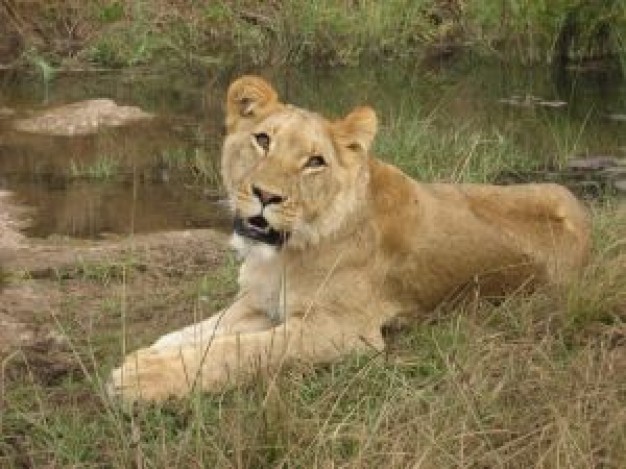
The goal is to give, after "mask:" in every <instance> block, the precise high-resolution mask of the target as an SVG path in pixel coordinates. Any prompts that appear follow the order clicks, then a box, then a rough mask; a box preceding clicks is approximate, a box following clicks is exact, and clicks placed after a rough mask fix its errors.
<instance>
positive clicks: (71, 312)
mask: <svg viewBox="0 0 626 469" xmlns="http://www.w3.org/2000/svg"><path fill="white" fill-rule="evenodd" d="M27 223H28V212H27V211H26V210H24V209H22V208H20V207H17V206H15V205H12V203H11V197H10V194H8V193H3V194H1V195H0V275H1V277H0V360H1V361H2V364H3V367H2V370H3V372H4V371H6V370H12V371H10V372H13V371H14V370H22V371H24V370H26V371H28V373H30V374H32V375H33V377H34V378H36V379H37V380H43V381H44V382H46V383H51V382H54V381H57V380H58V379H59V378H62V377H63V376H66V375H67V374H68V373H73V372H76V371H79V369H80V368H81V365H80V363H79V362H80V360H79V359H78V357H77V352H76V350H78V349H80V350H85V349H86V348H85V347H84V346H85V344H86V343H88V344H89V347H88V349H90V350H93V351H94V356H95V358H96V359H98V360H104V361H105V362H111V363H113V362H114V361H115V360H119V356H120V355H121V354H122V352H123V348H126V347H127V348H128V349H129V350H130V349H132V348H134V347H137V346H139V345H147V343H149V341H151V340H154V338H155V337H157V336H158V335H160V334H162V333H164V332H166V331H168V330H172V329H174V328H176V327H180V326H182V325H185V324H188V323H190V322H192V321H194V320H195V319H197V318H198V317H204V316H206V315H209V314H211V313H212V309H213V307H214V304H213V303H210V302H209V301H208V300H206V301H202V297H201V296H199V293H198V291H199V290H198V289H199V284H200V283H201V279H202V278H203V276H204V275H205V274H207V273H212V272H213V273H214V272H216V271H219V269H221V268H222V266H223V265H224V262H225V260H226V259H227V258H228V257H227V256H228V255H227V247H226V246H227V239H226V236H225V235H224V234H221V233H218V232H216V231H213V230H189V231H175V232H161V233H152V234H142V235H135V236H131V237H111V238H110V239H107V240H104V241H85V240H76V239H69V238H50V239H29V238H26V237H24V236H23V235H22V234H21V233H20V232H19V230H20V228H22V227H24V226H25V225H26V224H27ZM222 287H223V285H221V286H220V288H222ZM227 290H228V288H226V289H225V290H224V296H226V295H229V294H230V292H229V291H227ZM217 293H218V296H217V298H219V292H217ZM211 301H215V300H214V298H212V299H211ZM123 343H124V344H125V345H122V344H123ZM81 353H82V352H81Z"/></svg>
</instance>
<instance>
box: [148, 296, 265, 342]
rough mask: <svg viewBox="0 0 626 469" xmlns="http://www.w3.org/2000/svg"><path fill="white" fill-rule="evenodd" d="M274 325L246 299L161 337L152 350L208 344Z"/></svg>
mask: <svg viewBox="0 0 626 469" xmlns="http://www.w3.org/2000/svg"><path fill="white" fill-rule="evenodd" d="M273 325H274V324H272V321H271V320H270V319H269V318H268V317H267V315H266V314H265V313H263V312H262V311H259V310H258V309H256V308H254V307H252V306H251V305H249V304H248V302H247V301H245V297H244V298H240V299H239V300H237V301H235V302H234V303H233V304H232V305H231V306H229V307H228V308H226V309H223V310H222V311H220V312H219V313H216V314H214V315H213V316H211V317H210V318H208V319H205V320H204V321H200V322H198V323H195V324H191V325H190V326H186V327H183V328H182V329H179V330H176V331H173V332H169V333H167V334H165V335H163V336H161V337H159V338H158V339H157V340H156V341H155V342H154V344H152V346H151V348H168V347H173V346H183V345H191V344H194V343H199V342H208V341H210V340H213V339H214V338H215V337H218V336H221V335H227V334H236V333H243V332H254V331H262V330H265V329H270V328H271V327H272V326H273Z"/></svg>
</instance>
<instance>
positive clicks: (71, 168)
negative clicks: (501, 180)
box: [0, 64, 626, 238]
mask: <svg viewBox="0 0 626 469" xmlns="http://www.w3.org/2000/svg"><path fill="white" fill-rule="evenodd" d="M261 73H263V74H264V75H265V76H268V77H269V78H270V79H271V80H272V81H273V83H274V84H275V85H276V87H277V88H278V89H279V90H280V91H281V93H282V96H284V97H285V98H286V100H287V101H290V102H294V103H296V104H299V105H302V106H306V107H310V108H314V109H317V110H320V111H322V112H324V113H325V114H330V115H335V116H337V115H340V114H341V113H344V112H347V111H348V110H349V109H350V108H351V107H353V106H355V105H358V104H363V103H367V104H370V105H372V106H374V107H375V108H376V109H377V111H378V113H379V115H380V119H381V122H382V130H381V131H383V132H384V127H385V122H386V121H388V120H389V119H391V118H392V117H393V116H394V115H397V114H398V113H399V112H402V113H404V114H407V113H408V114H410V113H413V112H415V113H419V114H420V115H424V116H427V115H429V114H432V113H436V114H437V116H438V122H440V124H441V125H449V126H452V127H454V126H461V125H466V124H467V123H468V122H470V123H471V125H475V126H477V128H487V127H488V128H495V129H497V130H498V132H500V133H502V134H506V135H507V136H510V137H512V138H513V139H514V140H515V142H516V144H517V145H519V146H520V147H522V148H524V149H525V151H526V152H527V153H528V154H531V155H535V156H536V157H537V158H536V159H537V160H540V161H545V162H546V167H548V166H550V165H551V164H552V163H553V162H554V161H556V160H559V159H562V158H563V153H568V155H567V156H595V155H610V156H612V157H616V158H625V157H626V122H625V121H624V120H623V119H620V116H623V115H626V83H625V82H624V81H623V80H621V78H620V74H619V73H618V72H617V71H597V72H593V73H589V72H587V73H575V72H571V73H561V74H555V73H553V72H552V71H551V70H547V69H522V68H507V67H503V66H487V65H481V66H468V65H467V64H464V65H463V66H460V65H459V66H455V67H449V66H447V67H436V68H429V69H426V68H424V67H420V68H417V67H414V66H407V65H406V64H403V65H394V64H376V65H375V66H366V67H361V68H357V69H334V70H320V69H318V68H315V67H310V68H301V69H296V70H294V69H274V70H266V71H261ZM235 75H237V74H236V73H233V74H232V76H235ZM230 78H231V76H223V77H220V78H216V79H212V80H208V81H210V82H211V84H210V85H208V86H207V85H206V84H205V82H206V81H207V80H204V79H200V78H197V77H188V76H184V75H181V76H178V77H176V76H174V77H161V76H152V75H145V76H139V75H130V74H89V75H70V76H58V77H56V79H55V80H54V81H52V82H51V83H50V84H49V85H48V86H44V85H43V84H42V82H41V81H40V79H39V78H38V77H36V76H16V75H9V74H4V75H0V108H4V109H5V111H4V112H0V189H8V190H11V191H14V192H15V194H16V197H17V200H18V201H19V202H20V203H23V204H25V205H27V206H30V207H33V212H32V213H33V221H32V223H31V226H30V228H29V229H28V233H29V234H30V235H32V236H37V237H47V236H50V235H66V236H73V237H87V238H98V237H102V236H106V235H108V234H111V233H130V232H147V231H154V230H166V229H180V228H189V227H218V228H226V227H228V226H229V224H230V222H229V215H228V213H227V212H226V210H225V208H224V205H223V204H222V203H220V197H221V190H220V186H219V176H218V175H217V172H216V171H217V168H219V163H218V160H219V148H220V142H221V128H222V125H221V123H222V120H223V116H222V111H221V107H222V99H223V97H224V93H225V87H226V86H227V83H228V82H229V81H230ZM97 97H109V98H112V99H114V100H116V101H117V102H118V103H119V104H129V105H136V106H140V107H141V108H143V109H144V110H147V111H150V112H153V113H156V114H157V115H158V116H159V117H158V119H156V120H155V121H154V122H150V123H142V124H139V125H132V126H129V127H126V128H122V129H114V130H106V131H103V132H101V133H99V134H98V135H94V136H83V137H45V136H34V135H29V134H23V133H19V132H15V131H12V130H11V129H10V125H9V122H10V119H11V118H13V117H15V116H22V115H27V113H28V112H30V111H32V110H36V109H39V108H42V107H45V106H48V105H56V104H65V103H68V102H72V101H76V100H80V99H87V98H97ZM535 98H536V99H535ZM538 99H541V100H543V101H544V104H545V105H541V104H537V103H538ZM503 100H504V101H505V102H503ZM560 101H562V102H565V103H566V105H564V106H558V102H560ZM531 104H532V105H531ZM6 109H10V110H13V111H14V112H15V114H14V115H13V116H9V115H8V114H9V112H7V111H6ZM569 153H571V155H569ZM107 170H108V171H110V173H111V174H110V175H108V176H107V175H105V173H106V172H107Z"/></svg>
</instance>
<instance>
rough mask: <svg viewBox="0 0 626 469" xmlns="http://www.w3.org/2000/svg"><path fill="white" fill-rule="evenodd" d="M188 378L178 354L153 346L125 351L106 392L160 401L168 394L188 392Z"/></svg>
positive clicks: (179, 394) (131, 398) (113, 395)
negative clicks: (124, 356) (128, 353)
mask: <svg viewBox="0 0 626 469" xmlns="http://www.w3.org/2000/svg"><path fill="white" fill-rule="evenodd" d="M191 382H192V378H191V377H188V376H187V373H186V370H185V366H184V363H183V361H182V360H181V359H180V357H178V358H177V357H176V356H173V355H172V354H171V353H162V352H161V351H159V350H155V349H142V350H139V351H137V352H135V353H132V354H130V355H128V356H127V357H126V358H125V359H124V362H123V363H122V366H120V367H119V368H115V369H114V370H113V371H112V372H111V375H110V377H109V380H108V382H107V392H108V394H109V396H111V397H114V398H121V399H123V400H124V401H127V402H134V401H137V400H145V401H155V402H159V401H163V400H165V399H167V398H168V397H170V396H182V395H184V394H187V393H188V392H189V391H190V389H191V387H192V386H191V384H190V383H191Z"/></svg>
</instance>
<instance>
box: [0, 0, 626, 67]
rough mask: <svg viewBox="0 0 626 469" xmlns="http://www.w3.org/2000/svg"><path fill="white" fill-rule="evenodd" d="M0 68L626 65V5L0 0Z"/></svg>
mask: <svg viewBox="0 0 626 469" xmlns="http://www.w3.org/2000/svg"><path fill="white" fill-rule="evenodd" d="M0 23H1V24H3V25H6V28H3V30H2V32H0V66H2V67H3V68H30V69H33V70H37V71H39V72H40V73H41V74H42V76H43V77H44V79H50V78H51V77H52V76H53V74H54V72H55V70H59V69H61V70H75V69H80V70H84V69H111V68H114V69H117V68H128V67H149V68H151V69H160V70H165V69H170V68H179V69H187V70H190V71H206V70H211V69H213V68H216V67H220V68H224V67H231V66H237V67H239V68H241V67H253V66H260V65H267V64H277V63H281V64H284V63H290V64H293V63H300V62H304V61H312V62H315V63H318V64H325V65H355V64H358V63H361V62H363V61H365V60H387V59H398V58H403V57H405V58H410V60H411V61H413V62H415V61H421V60H428V59H433V58H434V59H440V58H444V57H449V56H451V55H453V54H455V53H458V52H463V51H464V52H471V53H473V54H478V55H484V56H489V57H496V58H498V59H501V60H506V61H517V62H522V63H528V64H530V63H546V62H547V63H556V64H559V65H572V66H582V67H593V66H596V65H597V64H598V63H602V64H603V66H604V65H606V64H607V63H609V64H612V65H613V66H618V67H622V68H623V66H624V64H626V37H625V36H624V33H623V31H625V30H626V5H624V4H623V2H620V1H618V0H609V1H607V2H602V5H597V2H592V1H586V0H564V1H560V2H513V1H509V0H505V1H501V0H489V1H477V0H422V1H411V0H393V1H388V2H382V1H381V2H377V1H353V2H352V1H343V2H336V1H331V0H315V1H313V2H311V1H308V0H286V1H281V2H260V1H253V0H250V1H235V0H225V1H219V2H183V1H179V0H155V1H151V2H147V1H141V0H115V1H102V0H87V1H84V2H77V1H75V0H56V1H52V2H47V1H43V0H30V1H26V2H14V1H12V0H2V1H0Z"/></svg>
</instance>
